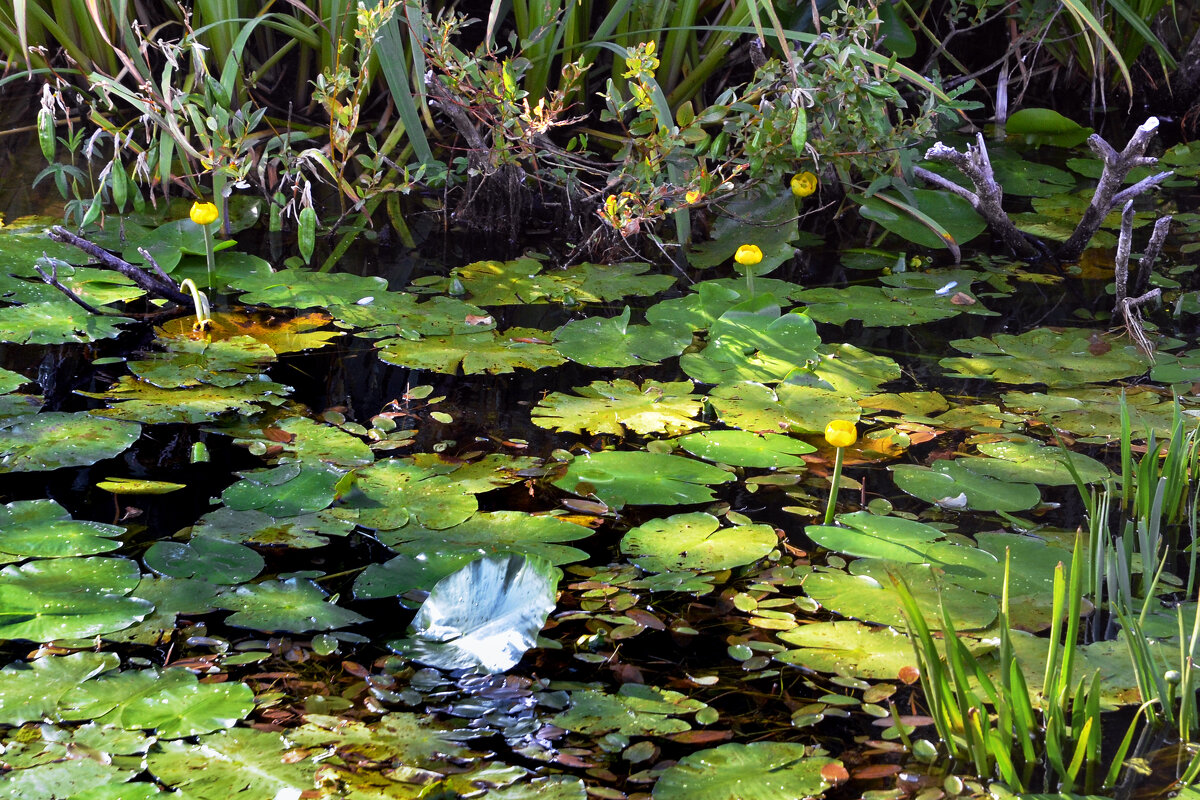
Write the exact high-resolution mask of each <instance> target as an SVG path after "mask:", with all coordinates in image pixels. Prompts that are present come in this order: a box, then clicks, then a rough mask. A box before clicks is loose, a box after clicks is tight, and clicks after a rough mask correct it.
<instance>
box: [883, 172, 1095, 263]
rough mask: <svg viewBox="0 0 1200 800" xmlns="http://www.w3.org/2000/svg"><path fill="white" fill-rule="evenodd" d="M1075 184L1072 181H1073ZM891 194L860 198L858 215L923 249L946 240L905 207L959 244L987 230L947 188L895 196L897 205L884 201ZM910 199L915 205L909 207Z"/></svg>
mask: <svg viewBox="0 0 1200 800" xmlns="http://www.w3.org/2000/svg"><path fill="white" fill-rule="evenodd" d="M1072 183H1073V181H1072ZM885 197H889V195H885V194H882V193H881V194H877V195H873V196H871V197H862V198H859V203H860V207H859V212H860V213H861V214H862V215H863V216H864V217H866V218H867V219H869V220H871V221H872V222H878V223H879V224H880V225H881V226H883V227H884V228H886V229H887V230H889V231H891V232H892V233H894V234H896V235H898V236H901V237H903V238H904V239H907V240H908V241H910V242H915V243H916V244H919V245H921V246H923V247H932V248H943V249H944V248H945V247H946V246H947V244H946V241H945V240H944V239H943V238H942V237H941V236H940V235H939V234H938V233H935V232H934V231H933V230H930V228H929V226H928V225H926V224H924V223H923V222H922V221H921V220H920V219H919V218H918V217H916V216H914V215H913V214H911V213H910V212H908V211H907V210H906V209H905V208H902V207H898V206H897V205H896V203H898V204H900V205H902V206H905V207H907V208H915V209H916V211H917V212H919V213H920V214H923V215H924V216H925V217H927V218H929V219H932V220H935V221H936V223H937V224H938V225H941V226H942V227H943V228H944V229H945V232H946V233H949V234H950V236H951V237H952V238H953V240H954V242H955V243H957V244H960V245H962V244H966V243H967V242H969V241H971V240H972V239H974V238H975V237H976V236H978V235H979V234H981V233H983V232H984V231H985V230H986V229H987V223H986V222H985V221H984V219H983V217H981V216H979V213H978V212H977V211H975V209H974V208H972V207H971V204H970V203H969V202H968V201H967V200H965V199H964V198H962V197H959V196H958V195H956V194H953V193H952V192H949V191H946V190H944V189H912V190H910V191H909V193H908V194H906V196H905V197H904V198H900V197H895V198H892V199H893V200H895V203H889V202H886V201H885V199H884V198H885ZM910 200H911V202H912V205H910V204H909V201H910Z"/></svg>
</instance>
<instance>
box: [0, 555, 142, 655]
mask: <svg viewBox="0 0 1200 800" xmlns="http://www.w3.org/2000/svg"><path fill="white" fill-rule="evenodd" d="M139 578H140V575H139V573H138V568H137V564H135V563H134V562H132V561H129V560H128V559H123V558H56V559H52V560H47V561H31V562H29V563H27V564H24V565H22V566H20V567H17V566H8V567H5V568H4V569H2V570H0V639H32V640H33V641H35V642H49V641H53V640H55V639H82V638H86V637H91V636H101V635H103V634H106V633H110V632H112V631H119V630H121V629H122V628H127V627H129V626H130V625H132V624H133V623H135V622H138V621H139V620H141V619H142V618H144V617H145V616H146V615H147V614H149V613H150V612H151V611H153V610H154V606H153V605H151V604H150V603H149V602H147V601H145V600H142V599H140V598H137V597H130V596H128V595H129V594H130V592H132V591H133V590H134V588H135V587H136V586H137V584H138V580H139Z"/></svg>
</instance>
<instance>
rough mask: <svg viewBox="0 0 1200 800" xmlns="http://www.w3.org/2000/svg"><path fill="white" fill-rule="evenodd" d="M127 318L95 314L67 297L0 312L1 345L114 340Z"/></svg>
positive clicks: (119, 333)
mask: <svg viewBox="0 0 1200 800" xmlns="http://www.w3.org/2000/svg"><path fill="white" fill-rule="evenodd" d="M125 322H133V320H131V319H129V318H128V317H119V316H115V315H109V314H93V313H91V312H90V311H86V310H84V309H83V308H81V307H79V306H77V305H75V304H74V303H72V302H71V301H70V300H67V299H66V298H65V297H64V298H61V299H58V298H56V299H53V300H43V301H41V302H37V303H27V304H26V305H23V306H8V307H6V308H0V342H12V343H13V344H68V343H83V342H95V341H98V340H100V339H115V338H116V337H117V336H120V335H121V332H122V331H121V328H119V327H118V326H119V325H121V324H122V323H125Z"/></svg>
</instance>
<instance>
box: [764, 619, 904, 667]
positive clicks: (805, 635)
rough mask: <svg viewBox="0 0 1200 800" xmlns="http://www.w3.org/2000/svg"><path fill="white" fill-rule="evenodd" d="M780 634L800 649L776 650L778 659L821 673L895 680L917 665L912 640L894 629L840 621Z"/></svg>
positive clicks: (820, 623) (781, 637)
mask: <svg viewBox="0 0 1200 800" xmlns="http://www.w3.org/2000/svg"><path fill="white" fill-rule="evenodd" d="M777 635H778V636H779V638H780V639H782V640H783V641H785V642H787V643H788V644H790V645H792V646H793V647H797V648H799V649H797V650H788V651H786V652H783V653H776V654H775V660H776V661H780V662H783V663H784V664H792V665H794V666H800V667H807V668H808V669H813V670H816V671H818V672H832V673H835V674H837V675H844V676H847V677H855V678H866V679H869V680H896V678H897V677H898V676H899V675H900V670H902V669H904V668H905V667H910V668H916V667H917V666H918V663H917V657H916V655H915V653H914V652H913V643H912V639H910V638H908V637H907V636H905V635H904V634H902V633H900V632H898V631H897V630H896V629H895V628H889V627H879V626H876V625H864V624H863V623H861V622H855V621H853V620H837V621H835V622H815V623H813V624H811V625H801V626H799V627H797V628H792V629H791V630H789V631H780V632H779V633H778V634H777Z"/></svg>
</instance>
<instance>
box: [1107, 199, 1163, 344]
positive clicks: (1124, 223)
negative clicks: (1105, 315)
mask: <svg viewBox="0 0 1200 800" xmlns="http://www.w3.org/2000/svg"><path fill="white" fill-rule="evenodd" d="M1170 227H1171V217H1162V218H1160V219H1159V220H1158V221H1157V222H1155V223H1154V232H1153V233H1151V234H1150V243H1149V244H1147V245H1146V251H1145V252H1144V253H1143V254H1142V260H1141V263H1140V264H1139V265H1138V274H1137V278H1136V280H1135V281H1134V284H1133V287H1132V288H1133V289H1134V290H1136V289H1138V288H1140V286H1142V285H1143V281H1147V280H1149V277H1150V270H1151V268H1153V266H1154V262H1155V260H1157V259H1158V254H1159V253H1160V252H1162V246H1163V241H1164V240H1165V239H1166V238H1167V231H1168V230H1169V229H1170ZM1132 243H1133V200H1132V199H1130V200H1127V201H1125V208H1124V209H1123V210H1122V211H1121V233H1120V236H1119V237H1118V238H1117V255H1116V258H1115V259H1114V267H1115V274H1114V278H1113V280H1114V283H1115V285H1116V296H1117V299H1116V303H1115V306H1114V312H1115V313H1119V314H1120V315H1121V317H1122V318H1123V319H1124V322H1125V330H1126V331H1127V332H1128V333H1129V338H1130V339H1132V340H1133V342H1134V344H1136V345H1137V346H1138V349H1140V350H1141V351H1142V352H1143V353H1145V354H1146V355H1147V356H1149V357H1150V360H1151V362H1153V361H1154V345H1153V343H1151V341H1150V337H1148V336H1147V335H1146V329H1145V326H1144V325H1143V324H1142V314H1141V307H1142V306H1144V305H1146V304H1148V303H1153V302H1158V301H1160V300H1161V299H1162V289H1151V290H1149V291H1147V292H1145V293H1144V294H1141V295H1138V296H1137V297H1130V296H1129V293H1130V288H1131V287H1130V285H1129V251H1130V248H1131V246H1132Z"/></svg>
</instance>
